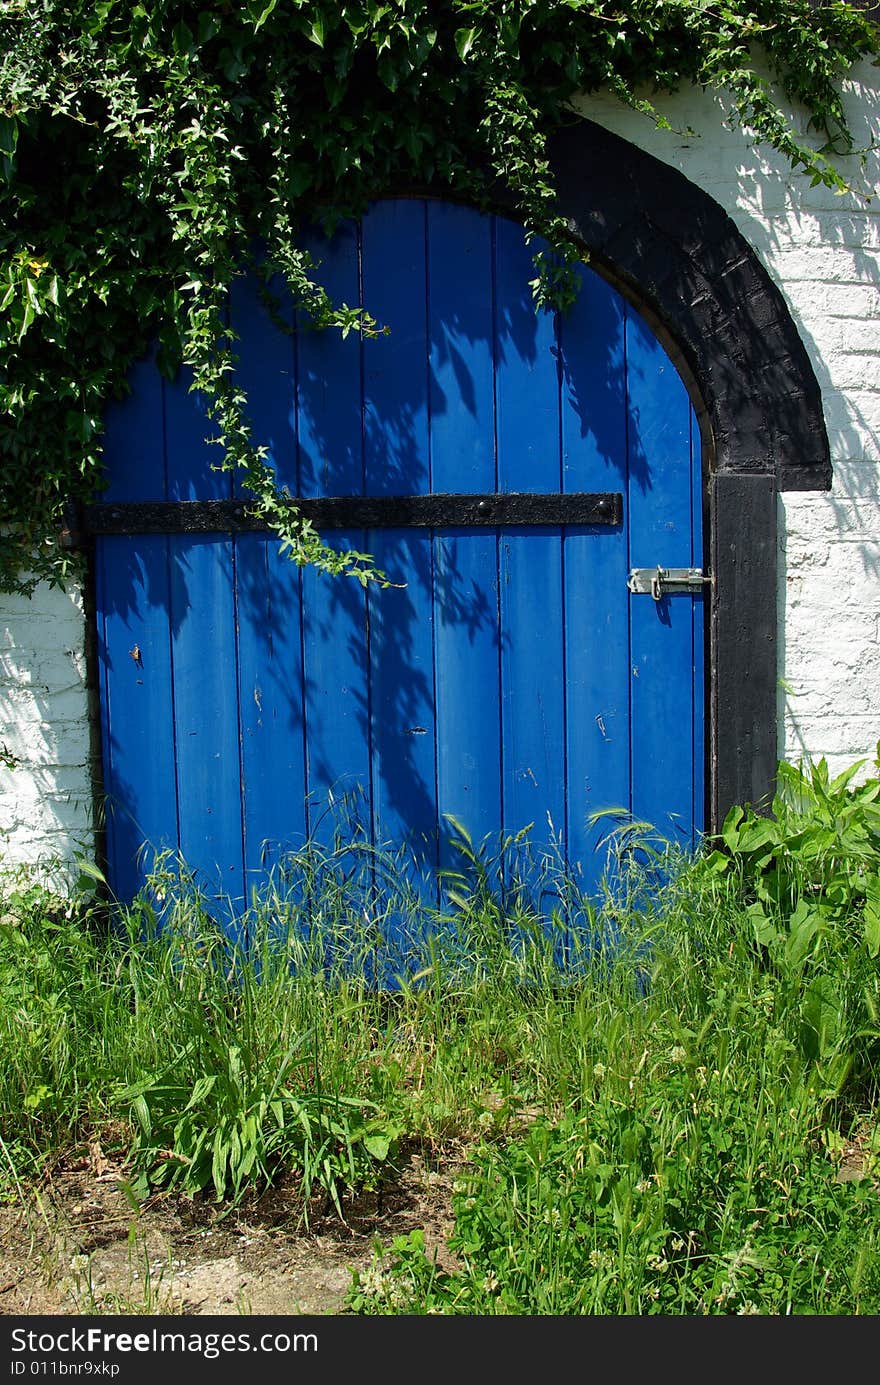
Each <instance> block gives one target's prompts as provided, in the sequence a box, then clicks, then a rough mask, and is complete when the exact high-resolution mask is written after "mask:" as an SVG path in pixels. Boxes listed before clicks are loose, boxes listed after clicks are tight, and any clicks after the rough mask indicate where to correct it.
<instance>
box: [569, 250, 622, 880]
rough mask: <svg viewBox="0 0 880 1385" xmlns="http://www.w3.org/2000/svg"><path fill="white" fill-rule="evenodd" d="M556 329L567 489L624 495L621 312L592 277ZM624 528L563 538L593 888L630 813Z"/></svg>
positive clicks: (583, 848) (587, 862)
mask: <svg viewBox="0 0 880 1385" xmlns="http://www.w3.org/2000/svg"><path fill="white" fill-rule="evenodd" d="M580 285H581V286H580V293H579V296H578V299H577V301H576V303H575V304H574V306H573V307H572V308H571V309H570V310H569V311H568V312H567V313H565V314H564V315H563V316H562V319H561V322H560V356H561V361H562V376H563V384H562V451H563V489H564V490H566V491H605V490H611V491H620V492H621V493H623V494H624V495H625V494H626V488H627V450H626V430H627V420H626V355H625V341H624V322H625V308H624V304H623V301H622V299H621V298H620V295H619V294H618V293H616V292H615V290H614V289H612V288H611V286H610V285H609V284H607V283H605V282H604V280H602V279H600V278H599V276H598V275H597V274H595V273H594V272H592V271H591V270H588V269H585V268H584V269H581V270H580ZM627 509H628V507H626V506H625V507H624V511H625V513H624V522H623V524H621V525H620V526H618V527H616V528H614V529H611V528H607V527H603V526H596V527H582V528H576V527H572V528H569V529H567V530H566V534H565V663H566V691H567V698H566V711H567V716H566V752H567V764H568V815H567V821H566V841H567V843H568V855H569V861H570V863H571V866H572V870H573V871H574V872H575V874H576V878H577V879H578V882H579V884H580V885H581V887H582V888H583V889H584V890H586V891H588V892H593V891H595V890H596V889H597V887H598V885H599V882H600V880H601V876H602V873H603V869H604V864H605V856H606V848H605V847H603V846H602V841H603V838H604V837H605V836H606V834H607V832H608V829H609V826H610V823H609V821H608V820H604V821H600V822H595V821H591V820H590V819H591V815H592V814H595V813H597V812H600V811H603V810H607V809H613V808H622V809H623V810H624V811H625V812H628V811H629V807H630V739H629V715H630V711H629V683H630V678H629V599H628V593H627V588H626V579H627V535H626V522H627V519H626V512H627Z"/></svg>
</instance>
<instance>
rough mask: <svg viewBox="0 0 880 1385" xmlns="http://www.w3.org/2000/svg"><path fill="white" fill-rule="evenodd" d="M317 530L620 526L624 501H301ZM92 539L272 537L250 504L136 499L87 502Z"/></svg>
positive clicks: (519, 496) (608, 496) (602, 496)
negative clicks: (119, 536) (213, 535)
mask: <svg viewBox="0 0 880 1385" xmlns="http://www.w3.org/2000/svg"><path fill="white" fill-rule="evenodd" d="M296 506H297V509H298V510H299V511H300V513H301V514H302V515H303V516H304V517H305V518H306V519H308V520H310V521H311V522H312V524H314V526H315V528H316V529H411V528H419V529H449V528H453V527H455V528H471V527H473V526H477V525H480V526H483V527H495V526H498V525H505V526H506V525H517V526H522V525H554V526H558V525H572V524H577V525H583V524H602V525H617V524H620V523H621V522H622V519H623V496H622V495H621V494H619V493H616V492H613V491H608V492H604V493H598V494H597V493H593V492H587V491H576V492H573V493H572V494H570V495H560V494H550V495H528V494H525V493H521V492H513V493H510V492H508V493H506V494H495V495H388V496H359V495H353V496H347V495H346V496H327V497H322V498H321V499H297V500H296ZM81 527H82V529H83V530H84V531H85V533H87V534H208V533H233V534H235V533H260V532H265V533H268V532H269V525H268V524H267V523H266V521H265V520H263V519H261V518H260V517H259V516H257V515H254V514H253V513H252V512H251V509H250V506H249V504H248V503H247V501H245V500H167V501H136V502H128V503H125V504H118V505H88V506H86V507H85V509H84V510H83V512H82V517H81Z"/></svg>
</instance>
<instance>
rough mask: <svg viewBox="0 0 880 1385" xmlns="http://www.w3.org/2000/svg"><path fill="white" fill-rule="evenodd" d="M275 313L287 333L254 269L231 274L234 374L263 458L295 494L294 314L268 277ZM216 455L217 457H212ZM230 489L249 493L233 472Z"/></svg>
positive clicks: (280, 289)
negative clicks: (267, 302) (271, 310)
mask: <svg viewBox="0 0 880 1385" xmlns="http://www.w3.org/2000/svg"><path fill="white" fill-rule="evenodd" d="M270 289H271V291H272V292H273V293H274V294H276V295H277V297H278V299H279V306H280V315H281V319H282V321H284V322H286V323H287V325H288V327H289V328H290V329H291V331H290V334H288V333H285V332H284V330H283V329H282V328H281V327H279V326H277V325H276V324H275V323H274V322H273V321H272V318H271V316H270V314H269V310H268V308H267V307H266V305H265V304H264V303H263V301H262V298H261V296H260V281H259V279H258V277H257V275H256V274H255V273H253V272H252V273H250V274H247V275H241V276H240V277H239V278H237V279H234V280H233V283H232V290H231V293H230V309H229V311H230V319H229V320H230V326H231V328H232V330H233V332H234V333H235V334H236V338H237V339H236V340H234V342H233V346H234V349H235V352H236V355H237V356H238V358H239V364H238V368H237V377H238V379H239V380H240V381H241V383H242V385H243V387H244V389H245V390H246V392H247V398H248V416H249V419H250V422H251V425H252V429H253V433H252V437H253V441H254V443H255V444H257V445H258V446H259V445H262V446H264V447H267V448H268V461H269V464H270V465H271V467H272V468H273V470H274V472H275V477H276V480H277V482H278V484H279V486H286V487H287V488H288V490H289V491H290V493H291V494H292V495H295V494H296V379H295V352H294V342H293V336H292V329H293V314H292V310H291V306H290V301H289V295H287V294H285V293H284V290H283V285H281V284H280V283H278V282H277V281H273V282H272V284H271V285H270ZM215 460H216V459H215ZM232 482H233V493H234V494H235V495H236V496H245V497H247V496H249V494H250V492H249V491H247V490H246V488H245V486H244V484H243V482H242V479H241V477H240V475H238V474H236V475H234V476H233V478H232Z"/></svg>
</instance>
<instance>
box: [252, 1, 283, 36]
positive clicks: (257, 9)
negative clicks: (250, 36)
mask: <svg viewBox="0 0 880 1385" xmlns="http://www.w3.org/2000/svg"><path fill="white" fill-rule="evenodd" d="M277 4H278V0H261V3H258V4H256V5H249V6H248V10H249V11H250V16H251V19H252V20H253V21H254V33H256V32H257V30H258V29H262V27H263V25H264V24H265V23H266V20H267V19H268V18H269V16H270V15H271V13H272V11H273V10H274V9H275V7H276V5H277Z"/></svg>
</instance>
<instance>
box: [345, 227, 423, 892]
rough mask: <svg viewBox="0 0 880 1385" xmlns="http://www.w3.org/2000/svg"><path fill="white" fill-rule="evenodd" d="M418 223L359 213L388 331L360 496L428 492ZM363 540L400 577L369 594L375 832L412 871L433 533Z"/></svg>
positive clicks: (374, 349) (375, 305)
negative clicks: (407, 857)
mask: <svg viewBox="0 0 880 1385" xmlns="http://www.w3.org/2000/svg"><path fill="white" fill-rule="evenodd" d="M425 224H426V210H425V205H424V203H423V202H421V201H410V200H400V201H390V202H384V203H380V204H379V205H378V206H376V207H374V208H373V209H372V210H371V211H370V212H369V213H368V214H367V215H366V216H365V217H364V220H363V252H362V264H363V293H364V301H365V303H366V304H367V306H368V307H369V308H370V310H371V311H372V312H373V313H374V314H375V315H376V316H377V317H378V318H379V319H380V320H381V321H382V322H383V323H387V324H388V325H389V326H390V329H391V331H390V334H389V335H388V336H383V337H379V338H378V339H376V340H373V341H367V342H365V343H364V472H365V489H366V493H367V494H368V495H395V494H398V495H399V494H414V493H417V492H418V491H424V490H430V489H431V477H430V455H429V410H428V350H427V301H426V300H427V275H426V247H425ZM367 547H368V549H369V551H370V552H372V553H373V554H374V555H375V557H376V561H377V563H378V565H379V567H380V568H382V569H383V570H384V571H385V572H387V573H388V576H389V577H390V578H391V580H392V581H394V582H396V583H401V584H405V585H403V586H402V587H400V588H397V589H393V590H385V591H380V590H375V589H373V590H371V591H370V593H369V620H370V689H371V709H370V710H371V732H372V793H373V822H374V837H375V840H376V842H377V843H378V844H383V843H394V844H395V845H397V844H401V843H405V844H406V846H407V847H408V849H409V851H410V853H411V855H412V857H413V871H414V873H415V874H420V873H422V872H427V871H428V870H430V869H431V868H436V864H437V783H436V766H435V718H434V654H433V610H432V605H433V601H432V594H433V572H432V566H433V565H432V554H431V539H430V534H428V533H420V532H418V531H412V530H403V529H400V530H397V529H389V530H383V531H381V532H380V531H373V532H371V533H370V534H369V535H368V539H367Z"/></svg>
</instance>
